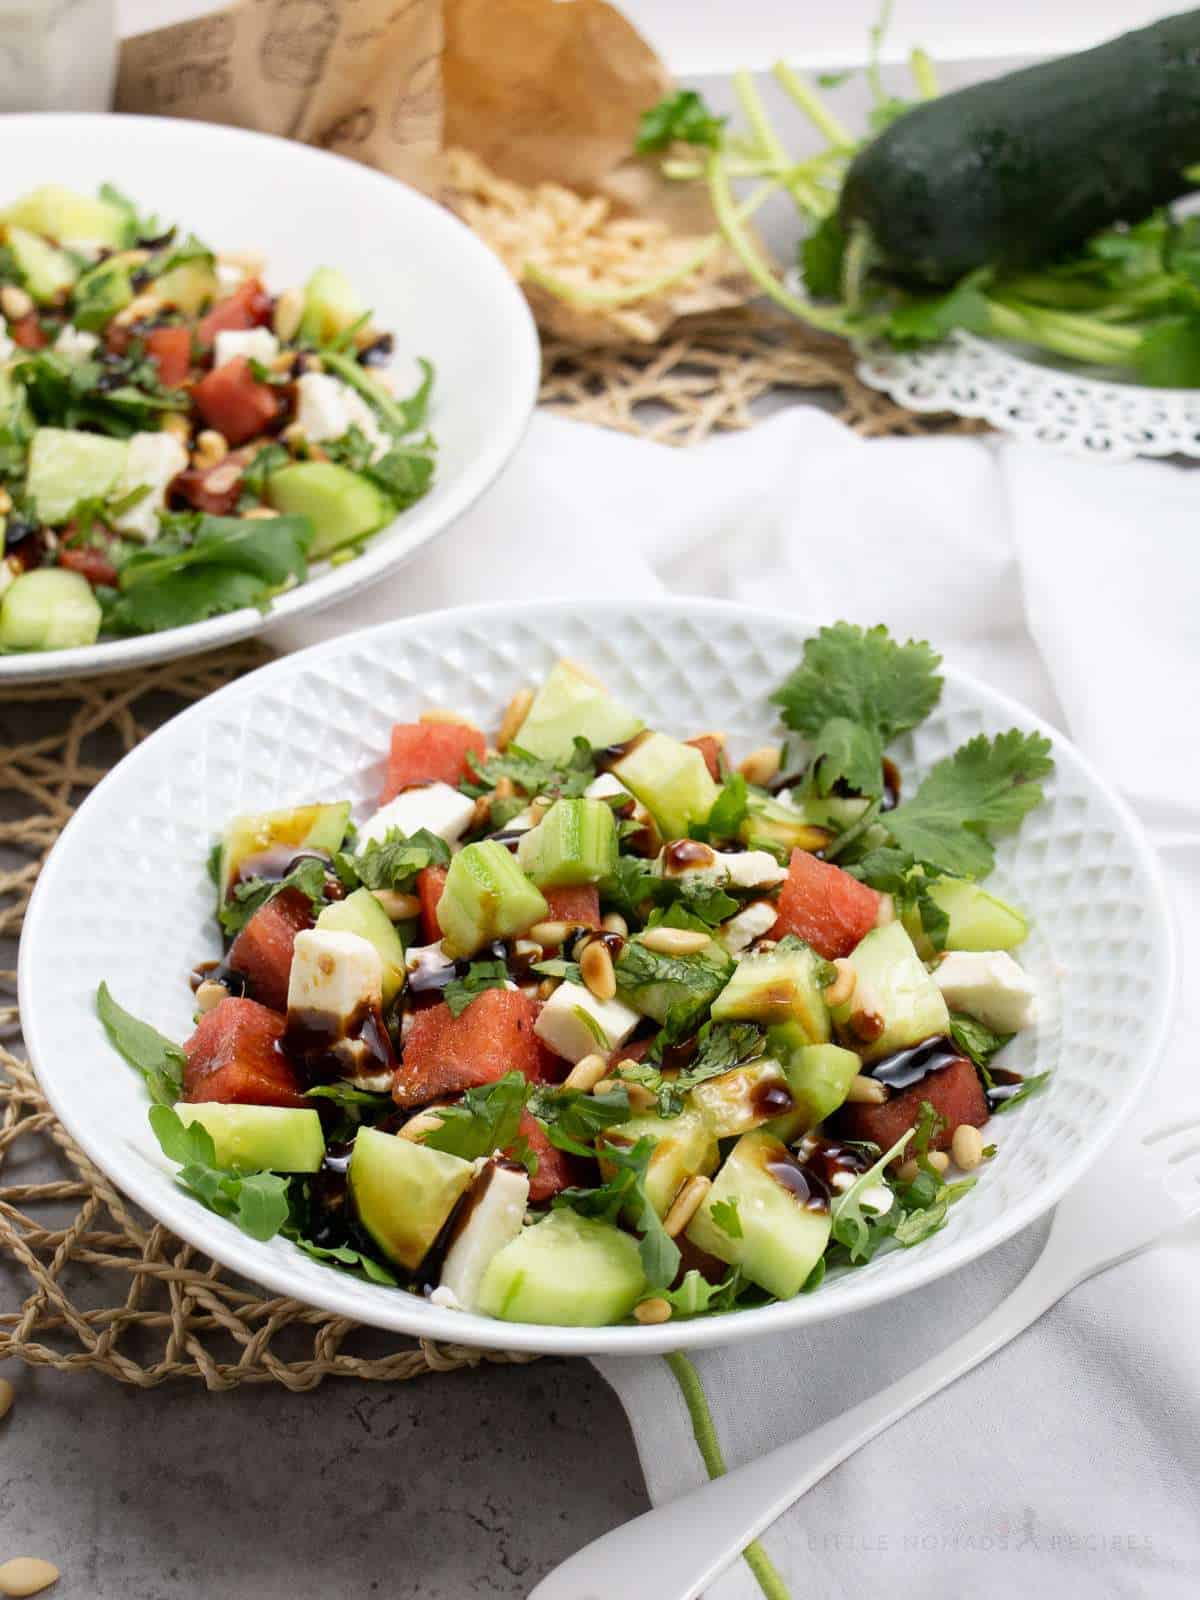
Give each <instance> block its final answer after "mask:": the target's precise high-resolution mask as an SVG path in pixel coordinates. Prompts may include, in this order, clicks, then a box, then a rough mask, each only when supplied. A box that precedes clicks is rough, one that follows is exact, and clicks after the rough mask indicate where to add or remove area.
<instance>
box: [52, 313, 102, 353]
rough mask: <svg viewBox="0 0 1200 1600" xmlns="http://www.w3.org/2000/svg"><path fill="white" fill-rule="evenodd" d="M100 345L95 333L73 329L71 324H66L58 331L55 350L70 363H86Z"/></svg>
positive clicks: (82, 329)
mask: <svg viewBox="0 0 1200 1600" xmlns="http://www.w3.org/2000/svg"><path fill="white" fill-rule="evenodd" d="M99 343H100V340H99V339H98V338H97V337H96V335H95V334H94V333H88V332H87V331H86V329H84V328H73V327H72V326H71V324H70V323H69V322H65V323H64V324H63V326H62V327H61V328H60V329H59V330H58V338H57V339H55V341H54V348H55V349H56V350H57V351H58V352H59V354H60V355H64V356H66V358H67V360H68V361H86V360H87V359H88V357H89V356H90V355H91V354H92V352H93V351H94V350H95V349H96V348H97V347H98V345H99Z"/></svg>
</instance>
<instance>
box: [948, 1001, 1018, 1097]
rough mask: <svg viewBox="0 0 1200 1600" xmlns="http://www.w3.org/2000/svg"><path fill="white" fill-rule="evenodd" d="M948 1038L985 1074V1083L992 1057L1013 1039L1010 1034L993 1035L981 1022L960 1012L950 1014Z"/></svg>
mask: <svg viewBox="0 0 1200 1600" xmlns="http://www.w3.org/2000/svg"><path fill="white" fill-rule="evenodd" d="M950 1037H951V1038H952V1039H953V1040H954V1042H955V1044H956V1045H957V1046H958V1048H959V1049H960V1050H961V1051H962V1053H963V1054H964V1055H965V1056H969V1057H970V1058H971V1060H972V1061H973V1062H974V1063H975V1065H976V1066H977V1067H978V1068H979V1070H980V1071H981V1072H983V1073H984V1074H985V1078H984V1081H985V1082H987V1077H986V1073H987V1069H988V1066H989V1064H990V1063H991V1060H992V1057H993V1056H994V1055H995V1054H996V1053H997V1052H998V1051H1000V1050H1003V1049H1004V1046H1005V1045H1006V1044H1007V1043H1008V1042H1009V1040H1010V1039H1011V1038H1012V1037H1013V1035H1012V1034H1011V1033H993V1032H992V1030H991V1029H990V1028H985V1027H984V1025H983V1023H982V1022H977V1021H976V1019H975V1018H974V1017H968V1016H967V1015H966V1014H965V1013H964V1012H962V1011H952V1012H951V1013H950Z"/></svg>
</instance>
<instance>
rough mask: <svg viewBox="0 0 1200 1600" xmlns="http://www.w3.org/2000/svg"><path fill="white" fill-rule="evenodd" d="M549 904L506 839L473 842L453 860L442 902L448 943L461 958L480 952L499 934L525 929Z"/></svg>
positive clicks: (441, 918)
mask: <svg viewBox="0 0 1200 1600" xmlns="http://www.w3.org/2000/svg"><path fill="white" fill-rule="evenodd" d="M549 909H550V908H549V906H548V905H547V904H546V901H545V898H544V896H543V895H542V894H541V892H540V891H539V890H538V889H535V888H534V886H533V884H532V883H530V881H529V879H528V878H527V877H526V876H525V874H524V873H523V872H522V871H521V869H520V867H519V866H518V865H517V863H516V861H515V860H514V859H513V856H512V855H511V853H510V852H509V851H508V850H506V849H505V848H504V846H503V845H502V844H496V843H495V841H494V840H491V839H483V840H481V841H480V842H479V843H477V844H469V845H467V846H466V847H465V848H464V849H462V850H460V851H459V853H458V854H457V855H456V856H455V857H454V859H453V860H452V861H451V863H450V870H449V871H448V872H447V874H446V883H445V887H444V888H443V890H442V898H441V900H440V901H439V902H438V910H437V917H438V926H439V927H440V928H441V930H442V948H443V950H445V952H446V954H447V955H448V956H452V957H453V958H454V959H455V960H456V961H457V960H458V959H460V958H461V957H463V956H471V955H474V954H475V952H476V951H477V950H482V948H483V947H484V945H486V944H491V942H492V940H493V939H507V938H508V937H509V936H510V935H511V934H514V933H523V932H524V931H525V929H526V928H528V927H530V926H531V925H532V924H533V923H535V922H540V921H542V920H543V919H544V918H545V917H546V915H547V913H548V912H549Z"/></svg>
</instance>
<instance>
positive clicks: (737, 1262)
mask: <svg viewBox="0 0 1200 1600" xmlns="http://www.w3.org/2000/svg"><path fill="white" fill-rule="evenodd" d="M730 1202H734V1203H736V1206H737V1221H738V1225H739V1226H740V1229H741V1235H740V1237H734V1235H733V1234H730V1233H728V1232H726V1230H725V1229H724V1228H723V1227H722V1226H721V1223H720V1220H718V1219H719V1218H721V1217H722V1216H724V1215H725V1214H724V1213H721V1212H717V1213H716V1214H715V1215H714V1210H715V1208H716V1207H717V1206H720V1205H728V1204H729V1203H730ZM726 1220H727V1217H726ZM831 1227H832V1222H831V1219H830V1215H829V1204H828V1201H827V1199H826V1197H825V1196H824V1195H823V1194H818V1193H816V1192H814V1191H813V1190H811V1189H810V1187H809V1184H808V1181H807V1179H806V1178H805V1176H804V1171H803V1168H802V1167H801V1165H800V1163H799V1162H798V1161H797V1160H796V1159H795V1157H794V1156H793V1155H792V1154H791V1153H790V1152H789V1151H788V1149H787V1147H786V1146H785V1145H783V1144H781V1143H780V1142H779V1140H778V1139H773V1138H772V1137H771V1135H770V1134H769V1133H764V1132H763V1131H762V1130H761V1129H756V1130H755V1131H754V1132H753V1133H746V1134H743V1135H742V1137H741V1138H740V1139H739V1140H738V1142H737V1144H735V1145H734V1147H733V1149H732V1150H731V1151H730V1153H729V1157H728V1159H727V1160H726V1162H725V1165H724V1166H723V1167H722V1168H721V1171H720V1172H719V1173H718V1174H717V1180H716V1182H715V1183H714V1184H713V1186H712V1188H711V1189H710V1190H709V1191H708V1194H707V1195H706V1196H705V1198H704V1200H703V1202H702V1204H701V1206H700V1209H699V1210H698V1211H697V1212H696V1215H695V1216H694V1217H693V1218H692V1220H691V1222H690V1223H689V1224H688V1228H687V1238H688V1240H689V1241H690V1242H691V1243H692V1244H694V1245H695V1246H696V1247H697V1248H698V1249H700V1250H707V1251H708V1253H709V1255H712V1256H716V1258H717V1259H718V1261H727V1262H728V1263H729V1265H730V1266H740V1267H741V1269H742V1271H743V1272H744V1273H745V1274H746V1276H747V1277H748V1278H749V1279H750V1280H751V1282H753V1283H757V1284H758V1285H759V1286H760V1287H761V1288H763V1289H766V1290H768V1292H769V1293H771V1294H773V1295H777V1296H778V1297H779V1299H781V1300H790V1299H791V1297H792V1296H793V1295H794V1294H798V1293H799V1292H800V1290H801V1288H802V1287H803V1286H804V1280H805V1279H806V1278H807V1277H808V1275H809V1273H810V1272H811V1271H812V1269H813V1268H814V1267H815V1266H816V1264H817V1262H818V1261H819V1260H820V1259H821V1257H822V1256H823V1255H824V1253H825V1246H826V1245H827V1244H828V1243H829V1234H830V1229H831ZM735 1232H736V1229H735Z"/></svg>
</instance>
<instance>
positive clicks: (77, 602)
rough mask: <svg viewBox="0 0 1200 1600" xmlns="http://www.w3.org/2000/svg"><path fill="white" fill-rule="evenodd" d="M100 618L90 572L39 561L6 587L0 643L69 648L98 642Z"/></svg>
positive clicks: (28, 647) (16, 646)
mask: <svg viewBox="0 0 1200 1600" xmlns="http://www.w3.org/2000/svg"><path fill="white" fill-rule="evenodd" d="M100 622H101V611H100V602H99V601H98V600H97V599H96V596H95V593H94V592H93V589H92V586H91V584H90V583H89V582H88V581H87V579H86V578H83V577H81V576H80V575H79V573H78V572H68V571H67V570H66V569H65V568H63V567H37V568H35V569H34V571H32V572H23V573H22V574H21V576H20V577H19V578H14V580H13V581H12V583H10V584H9V586H8V588H7V589H6V590H5V591H4V598H3V600H0V648H3V649H5V650H70V649H73V648H75V647H77V646H79V645H87V644H95V642H96V639H97V638H98V636H99V633H100Z"/></svg>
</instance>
